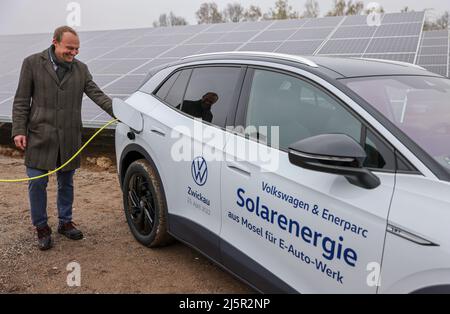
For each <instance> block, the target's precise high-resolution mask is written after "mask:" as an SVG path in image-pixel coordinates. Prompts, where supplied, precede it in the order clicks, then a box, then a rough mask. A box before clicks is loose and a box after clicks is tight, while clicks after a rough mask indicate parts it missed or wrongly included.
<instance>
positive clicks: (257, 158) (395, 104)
mask: <svg viewBox="0 0 450 314" xmlns="http://www.w3.org/2000/svg"><path fill="white" fill-rule="evenodd" d="M113 108H114V113H115V115H116V117H117V118H118V119H120V123H118V125H117V127H116V137H115V141H116V155H117V165H118V173H119V178H120V184H121V187H122V190H123V204H124V210H125V215H126V219H127V222H128V224H129V227H130V230H131V232H132V234H133V235H134V237H135V238H136V239H137V240H138V241H139V242H141V243H142V244H144V245H146V246H149V247H157V246H163V245H166V244H169V243H170V242H171V241H173V240H174V239H177V240H179V241H181V242H183V243H185V244H187V245H189V246H191V247H193V248H195V249H196V250H198V251H199V252H201V253H202V254H204V255H205V256H206V257H208V258H209V259H211V260H212V261H214V262H215V263H217V264H218V265H220V266H221V267H223V268H224V269H226V270H228V271H230V272H231V273H232V274H234V275H235V276H237V277H238V278H240V279H241V280H243V281H244V282H246V283H247V284H248V285H250V286H251V287H253V288H254V289H255V290H257V291H259V292H269V293H426V292H450V80H449V79H447V78H444V77H442V76H439V75H437V74H434V73H431V72H428V71H426V70H425V69H423V68H421V67H418V66H416V65H412V64H407V63H402V62H395V61H386V60H374V59H357V58H333V57H310V58H303V57H299V56H292V55H282V54H275V53H263V52H223V53H212V54H203V55H195V56H190V57H186V58H184V59H182V60H180V61H177V62H174V63H172V64H168V65H164V66H161V67H159V68H157V69H154V70H152V71H151V73H150V74H149V75H148V77H147V78H146V80H145V81H144V82H143V84H142V86H141V87H140V88H139V89H138V91H136V92H135V93H134V94H132V95H131V96H130V97H129V98H127V99H125V100H119V99H115V100H114V101H113Z"/></svg>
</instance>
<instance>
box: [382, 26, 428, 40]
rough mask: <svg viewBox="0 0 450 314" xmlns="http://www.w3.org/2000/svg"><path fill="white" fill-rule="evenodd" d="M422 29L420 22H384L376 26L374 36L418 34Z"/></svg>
mask: <svg viewBox="0 0 450 314" xmlns="http://www.w3.org/2000/svg"><path fill="white" fill-rule="evenodd" d="M421 30H422V23H410V24H385V25H381V26H380V27H378V29H377V31H376V32H375V34H374V36H375V37H391V36H392V37H393V36H418V34H420V31H421Z"/></svg>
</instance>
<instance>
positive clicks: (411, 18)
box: [383, 12, 424, 24]
mask: <svg viewBox="0 0 450 314" xmlns="http://www.w3.org/2000/svg"><path fill="white" fill-rule="evenodd" d="M423 19H424V12H408V13H391V14H385V15H384V17H383V23H386V24H387V23H414V22H423Z"/></svg>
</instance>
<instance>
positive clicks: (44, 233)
mask: <svg viewBox="0 0 450 314" xmlns="http://www.w3.org/2000/svg"><path fill="white" fill-rule="evenodd" d="M36 231H37V236H38V246H39V249H40V250H41V251H45V250H48V249H50V248H51V247H52V246H53V243H52V236H51V234H52V229H50V227H49V226H45V227H36Z"/></svg>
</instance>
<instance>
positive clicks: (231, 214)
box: [221, 68, 395, 293]
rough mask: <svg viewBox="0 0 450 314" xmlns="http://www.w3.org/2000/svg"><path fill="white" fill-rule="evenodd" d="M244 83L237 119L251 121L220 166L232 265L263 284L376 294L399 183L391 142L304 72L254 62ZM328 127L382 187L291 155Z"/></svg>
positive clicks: (226, 251)
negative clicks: (307, 165)
mask: <svg viewBox="0 0 450 314" xmlns="http://www.w3.org/2000/svg"><path fill="white" fill-rule="evenodd" d="M244 86H245V87H244V90H243V92H242V93H243V95H242V96H241V102H240V103H239V109H238V115H237V119H236V125H239V126H242V127H243V128H241V130H236V131H235V132H234V134H232V135H230V139H229V140H228V141H227V145H226V149H225V150H226V154H227V156H226V157H227V161H226V162H224V163H223V165H222V186H221V193H222V231H221V238H222V244H221V248H222V254H223V260H224V263H225V265H226V266H228V267H230V268H233V269H235V270H236V271H237V273H238V274H239V275H240V276H242V277H244V278H246V279H247V280H249V281H250V282H252V283H253V284H254V285H255V286H256V287H258V288H260V289H261V290H263V291H269V292H278V291H299V292H301V293H319V292H320V293H330V292H334V293H375V292H376V291H377V287H376V285H377V281H376V279H377V277H376V274H375V275H374V273H373V271H375V272H376V271H377V270H378V269H379V265H380V263H381V259H382V252H383V244H384V238H385V232H386V220H387V216H388V210H389V204H390V201H391V198H392V194H393V189H394V176H395V174H394V172H395V161H394V152H393V150H392V149H391V148H390V147H389V145H388V144H387V143H385V141H384V140H383V139H382V138H381V137H380V136H379V135H378V134H377V133H376V132H375V131H374V130H372V129H371V128H370V127H368V126H367V125H366V124H365V123H364V122H362V121H361V120H360V119H359V117H357V116H356V114H354V113H353V112H352V111H351V110H350V109H349V108H348V107H347V106H346V105H345V104H344V103H342V102H340V101H339V100H338V99H337V98H335V97H333V96H332V95H331V94H330V93H329V92H327V91H325V90H324V89H322V88H321V87H319V86H318V85H317V84H315V83H313V82H311V81H308V80H306V79H305V78H303V77H300V76H296V75H294V74H291V73H285V72H277V71H274V70H267V69H264V68H255V69H252V70H250V69H249V71H248V72H247V77H246V79H245V84H244ZM265 126H267V127H268V128H269V129H268V132H266V131H265V130H264V127H265ZM271 127H279V128H278V134H277V129H274V130H273V131H274V132H271V130H270V128H271ZM244 128H245V130H243V129H244ZM329 133H343V134H347V135H349V136H350V137H352V138H353V139H354V140H355V141H357V142H359V143H361V145H362V146H363V147H364V148H365V150H366V152H367V154H368V156H369V158H368V159H367V160H366V164H365V165H366V166H367V167H369V168H370V169H372V170H373V171H374V173H375V174H376V175H377V176H378V177H379V178H380V180H381V185H380V186H378V187H377V188H375V189H372V190H368V189H364V188H361V187H357V186H355V185H353V184H351V183H349V181H347V180H346V178H344V177H343V176H339V175H333V174H326V173H320V172H315V171H311V170H306V169H303V168H300V167H298V166H295V165H293V164H291V163H290V161H289V156H288V151H287V150H288V147H289V145H291V144H293V143H294V142H296V141H298V140H301V139H304V138H308V137H311V136H314V135H318V134H329ZM277 142H278V143H277ZM270 146H274V147H270ZM368 269H369V271H368Z"/></svg>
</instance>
